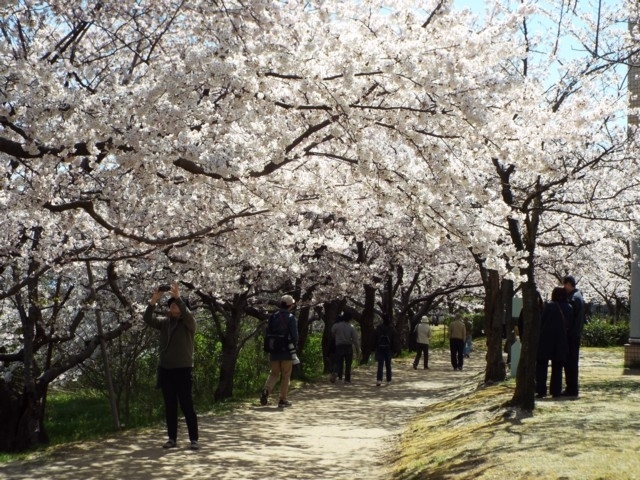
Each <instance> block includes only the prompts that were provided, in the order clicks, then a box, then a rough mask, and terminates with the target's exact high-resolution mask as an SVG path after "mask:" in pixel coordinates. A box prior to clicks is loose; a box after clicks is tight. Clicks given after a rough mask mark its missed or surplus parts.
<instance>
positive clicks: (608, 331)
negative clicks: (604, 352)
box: [582, 318, 629, 347]
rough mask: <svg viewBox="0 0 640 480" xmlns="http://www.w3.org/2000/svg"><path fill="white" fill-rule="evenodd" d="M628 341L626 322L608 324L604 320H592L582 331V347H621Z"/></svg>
mask: <svg viewBox="0 0 640 480" xmlns="http://www.w3.org/2000/svg"><path fill="white" fill-rule="evenodd" d="M628 341H629V323H628V322H619V323H616V324H610V323H609V322H608V321H607V320H606V319H604V318H592V319H591V320H590V321H589V323H587V324H585V326H584V330H583V331H582V345H584V346H586V347H613V346H621V345H624V344H625V343H627V342H628Z"/></svg>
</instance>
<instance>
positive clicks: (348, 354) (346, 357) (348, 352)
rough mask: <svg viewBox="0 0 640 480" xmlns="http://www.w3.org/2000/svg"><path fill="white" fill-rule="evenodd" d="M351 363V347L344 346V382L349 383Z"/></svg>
mask: <svg viewBox="0 0 640 480" xmlns="http://www.w3.org/2000/svg"><path fill="white" fill-rule="evenodd" d="M352 363H353V347H352V346H351V345H347V346H346V350H345V355H344V381H345V382H350V381H351V364H352Z"/></svg>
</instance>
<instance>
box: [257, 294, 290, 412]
mask: <svg viewBox="0 0 640 480" xmlns="http://www.w3.org/2000/svg"><path fill="white" fill-rule="evenodd" d="M295 305H296V301H295V300H294V299H293V297H292V296H291V295H284V296H282V298H281V299H280V308H279V310H278V311H277V312H274V313H273V314H272V315H271V316H270V317H269V320H268V322H267V331H266V333H265V351H267V352H269V363H270V366H271V370H270V372H269V377H268V378H267V381H266V382H265V384H264V388H263V389H262V394H261V395H260V405H266V404H267V402H268V401H269V395H270V393H271V391H272V390H273V387H274V386H275V384H276V382H277V381H278V379H280V398H279V400H278V408H285V407H290V406H291V402H290V401H289V400H287V396H288V394H289V382H290V380H291V371H292V370H293V358H292V355H295V347H296V346H297V345H298V324H297V321H296V317H295V316H294V315H293V313H292V311H293V309H294V308H295Z"/></svg>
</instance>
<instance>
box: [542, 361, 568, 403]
mask: <svg viewBox="0 0 640 480" xmlns="http://www.w3.org/2000/svg"><path fill="white" fill-rule="evenodd" d="M563 366H564V363H563V362H560V361H558V360H551V383H550V385H549V392H550V393H551V395H553V396H554V397H557V396H559V395H560V394H561V393H562V367H563ZM548 371H549V359H546V358H538V359H537V360H536V393H537V394H539V395H542V396H544V395H546V394H547V373H548Z"/></svg>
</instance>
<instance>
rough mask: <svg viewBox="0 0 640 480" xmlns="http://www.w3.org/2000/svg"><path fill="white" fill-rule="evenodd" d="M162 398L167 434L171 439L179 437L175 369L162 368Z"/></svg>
mask: <svg viewBox="0 0 640 480" xmlns="http://www.w3.org/2000/svg"><path fill="white" fill-rule="evenodd" d="M161 375H162V398H163V399H164V415H165V420H166V422H167V435H168V436H169V439H170V440H173V441H174V442H175V441H176V438H177V437H178V393H177V390H176V382H175V375H174V371H173V369H163V370H162V373H161Z"/></svg>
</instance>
